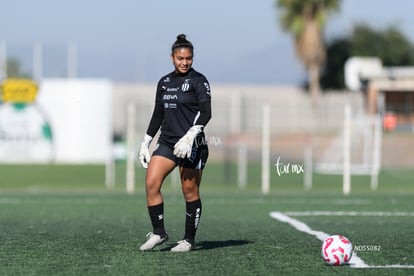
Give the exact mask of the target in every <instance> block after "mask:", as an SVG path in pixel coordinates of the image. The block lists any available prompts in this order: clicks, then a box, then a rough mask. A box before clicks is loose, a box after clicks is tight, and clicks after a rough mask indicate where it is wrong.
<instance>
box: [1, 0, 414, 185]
mask: <svg viewBox="0 0 414 276" xmlns="http://www.w3.org/2000/svg"><path fill="white" fill-rule="evenodd" d="M20 2H21V1H5V3H3V4H2V6H3V8H4V10H7V11H8V13H7V14H4V16H2V17H1V18H0V25H1V26H3V27H2V28H1V29H0V79H1V81H2V82H3V81H6V80H7V79H8V78H29V79H33V80H34V81H35V82H36V83H37V85H38V98H37V99H36V100H35V101H34V102H30V103H27V102H25V104H26V105H27V106H31V107H34V109H33V110H31V111H30V110H29V108H22V106H21V105H18V104H19V103H20V104H21V101H18V100H17V101H16V100H8V99H7V98H5V93H6V92H7V91H8V90H7V89H8V88H5V85H3V86H2V88H3V89H2V91H3V94H2V95H3V96H2V98H1V99H2V102H0V116H1V117H0V162H1V163H10V162H23V163H31V162H39V160H40V162H57V163H82V164H83V163H102V164H107V166H111V165H110V163H111V160H112V159H115V160H116V161H119V162H123V161H125V160H126V159H127V157H128V154H135V153H136V148H135V146H136V145H137V144H138V143H137V141H139V139H141V137H143V135H144V133H145V130H146V127H147V124H148V122H149V118H150V116H151V112H152V108H153V104H154V95H155V87H156V82H157V81H158V79H159V78H160V77H161V76H162V75H164V74H166V73H168V72H169V71H171V70H172V65H171V64H170V57H169V54H170V53H169V48H170V45H171V43H172V42H173V41H174V38H175V36H176V35H177V34H178V33H186V34H187V35H188V38H189V39H190V40H191V41H193V43H194V44H195V63H194V67H195V68H196V69H197V70H199V71H200V72H202V73H204V74H205V75H206V76H207V78H208V79H209V80H210V83H211V86H212V91H213V119H212V120H211V122H210V123H209V125H208V127H207V129H206V132H207V135H208V136H207V139H208V143H209V145H210V151H211V155H210V162H217V163H222V164H226V165H225V167H226V168H228V171H229V173H231V174H237V170H230V168H231V166H232V164H240V162H241V161H243V160H245V159H246V157H247V160H245V163H246V164H247V165H246V166H249V164H251V163H252V164H258V163H260V160H261V156H262V144H261V143H262V135H263V132H262V131H263V125H262V122H263V108H264V106H266V105H268V106H269V107H270V136H271V139H270V145H269V152H270V162H271V166H272V167H271V168H272V172H271V173H272V175H273V174H274V175H275V172H274V166H273V164H274V163H275V162H276V160H277V158H278V157H280V158H281V159H282V160H283V161H284V162H286V163H288V162H289V163H292V164H293V163H296V164H304V163H305V160H304V153H305V152H306V150H307V149H309V148H311V149H312V155H311V159H312V163H314V164H317V163H318V161H319V160H321V159H322V158H323V157H324V156H326V151H327V150H329V149H331V151H333V154H334V155H337V156H338V159H339V161H338V160H337V161H338V162H342V161H343V159H344V158H345V157H344V156H342V155H343V149H342V148H341V147H342V146H339V147H337V148H335V147H333V146H331V145H332V144H334V143H337V142H335V141H337V140H338V137H342V136H341V135H343V130H344V116H345V113H344V110H345V107H346V106H349V107H350V108H351V110H352V114H351V118H352V122H353V123H355V124H358V122H365V123H364V125H363V126H362V127H361V126H359V128H362V129H364V128H366V129H371V128H372V127H373V123H372V122H373V121H366V120H365V119H361V118H372V117H370V116H379V118H380V120H381V129H382V131H384V134H383V135H382V134H381V137H382V139H381V141H380V142H381V143H380V144H379V145H378V146H379V147H380V154H379V155H378V156H377V157H376V158H378V160H379V162H380V166H382V167H389V168H393V167H408V168H412V167H413V166H414V159H413V158H412V156H414V150H412V149H414V139H413V133H414V96H413V92H414V44H413V41H414V37H413V34H414V19H413V18H412V16H411V14H410V11H411V10H412V9H411V8H410V6H414V4H413V3H411V2H407V1H402V0H398V1H392V2H390V1H386V0H381V1H375V0H370V1H357V0H342V1H341V0H324V1H322V0H306V1H301V0H276V1H274V0H266V1H256V2H254V1H225V2H220V1H209V2H206V3H190V1H184V0H179V1H174V2H173V3H172V2H171V3H170V2H169V1H162V2H159V1H158V2H154V3H153V2H150V1H145V3H141V2H142V1H141V2H140V3H138V2H136V1H125V2H123V3H122V4H120V3H118V2H115V1H106V2H105V3H101V2H98V1H87V2H82V1H71V2H70V3H69V2H68V3H64V4H59V5H57V4H56V3H55V2H53V1H51V0H44V1H41V2H42V4H41V5H40V4H39V3H37V2H36V3H25V5H28V6H32V7H31V8H29V7H27V8H26V9H24V10H22V9H20V4H21V3H20ZM160 5H161V6H162V7H163V8H162V9H160V8H159V6H160ZM188 5H189V6H191V7H192V9H194V10H197V12H192V13H188V14H183V18H178V17H177V14H178V13H180V15H181V14H182V13H181V10H180V9H181V8H178V7H181V6H188ZM372 6H375V9H374V10H373V9H371V7H372ZM6 90H7V91H6ZM17 90H18V89H17ZM5 91H6V92H5ZM15 92H16V91H15ZM16 93H19V92H18V91H17V92H16ZM16 104H17V105H16ZM16 106H20V108H16ZM128 106H133V110H134V115H133V116H134V120H133V121H132V126H130V127H129V129H128V125H129V124H131V121H130V120H131V117H128ZM12 107H13V108H12ZM23 110H26V111H27V110H29V111H27V112H34V113H37V114H40V115H39V118H40V119H39V120H44V121H45V122H43V121H42V122H43V123H42V122H41V123H40V125H39V122H33V120H32V119H33V115H30V114H31V113H27V114H28V115H25V116H23V114H24V112H23ZM26 111H25V112H26ZM129 114H131V113H129ZM33 124H38V126H39V127H40V129H41V131H40V132H42V134H44V129H45V127H44V125H45V124H46V125H48V126H49V127H50V133H51V134H50V139H51V140H52V141H53V142H52V144H53V145H52V146H51V147H52V150H53V156H52V157H50V158H49V157H47V158H43V159H42V158H40V159H39V158H37V157H34V156H35V155H36V154H38V153H33V151H34V150H33V149H34V148H35V147H36V146H35V145H36V139H40V138H39V137H40V136H39V135H38V134H37V133H38V132H39V129H37V130H35V131H32V129H31V125H33ZM131 129H132V130H131ZM36 131H37V132H36ZM128 131H130V132H131V131H132V134H131V135H130V136H129V137H130V139H132V140H133V141H132V140H130V141H127V140H128V139H127V138H128ZM33 133H34V134H33ZM361 133H362V134H361V137H359V138H358V137H354V136H351V137H352V139H353V140H352V141H351V151H350V152H351V153H352V158H357V157H358V155H360V154H358V153H361V146H360V145H361V144H362V147H364V150H367V151H368V155H370V154H371V153H372V152H373V151H374V147H372V148H368V149H367V145H364V143H365V144H366V143H372V140H370V139H368V138H367V135H368V136H369V135H373V134H372V133H373V132H369V131H368V132H366V131H365V132H364V131H362V132H361ZM364 133H365V134H364ZM367 133H368V134H367ZM370 133H371V134H370ZM354 134H355V130H354ZM36 135H37V136H36ZM364 135H365V136H364ZM364 137H365V138H364ZM339 139H342V138H339ZM370 141H371V142H370ZM22 147H25V148H26V150H22ZM364 150H362V151H364ZM355 153H356V154H355ZM33 154H34V155H33ZM47 154H48V156H49V155H50V152H47ZM371 155H372V154H371ZM243 156H246V157H243ZM372 158H373V157H370V158H369V160H371V159H372ZM341 160H342V161H341ZM371 161H372V160H371ZM371 161H369V162H371ZM332 162H334V161H332ZM351 162H353V161H352V160H351ZM355 162H356V161H355ZM366 162H368V161H366ZM108 164H109V165H108ZM312 166H314V165H312ZM226 175H227V173H225V174H224V176H223V180H222V181H223V183H225V182H226V181H228V179H227V178H226V177H228V175H227V176H226Z"/></svg>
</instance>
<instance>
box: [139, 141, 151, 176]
mask: <svg viewBox="0 0 414 276" xmlns="http://www.w3.org/2000/svg"><path fill="white" fill-rule="evenodd" d="M151 140H152V137H151V136H149V135H148V134H145V136H144V139H143V140H142V142H141V147H140V149H139V161H140V162H141V165H142V167H144V168H145V169H146V168H148V164H149V161H150V158H151V156H150V154H149V145H150V143H151Z"/></svg>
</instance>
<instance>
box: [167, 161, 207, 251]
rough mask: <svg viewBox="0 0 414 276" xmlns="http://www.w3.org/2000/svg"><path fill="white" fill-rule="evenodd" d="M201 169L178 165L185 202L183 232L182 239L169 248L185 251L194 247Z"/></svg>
mask: <svg viewBox="0 0 414 276" xmlns="http://www.w3.org/2000/svg"><path fill="white" fill-rule="evenodd" d="M202 174H203V170H199V169H188V168H183V167H180V176H181V188H182V192H183V195H184V199H185V202H186V213H185V234H184V238H183V240H181V241H179V242H178V245H177V246H175V247H174V248H172V249H171V251H173V252H187V251H190V250H193V249H194V247H195V242H194V240H195V234H196V231H197V227H198V223H199V222H200V218H201V200H200V183H201V177H202Z"/></svg>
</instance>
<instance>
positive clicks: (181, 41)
mask: <svg viewBox="0 0 414 276" xmlns="http://www.w3.org/2000/svg"><path fill="white" fill-rule="evenodd" d="M176 48H190V49H191V51H192V50H193V44H192V43H191V42H190V41H188V40H187V38H186V35H185V34H179V35H177V40H176V41H175V42H174V44H173V45H172V47H171V51H172V52H174V49H176Z"/></svg>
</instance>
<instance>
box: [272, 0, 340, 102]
mask: <svg viewBox="0 0 414 276" xmlns="http://www.w3.org/2000/svg"><path fill="white" fill-rule="evenodd" d="M340 1H341V0H277V3H276V5H277V8H278V9H279V10H280V23H281V26H282V28H283V30H285V31H287V32H290V33H292V35H293V36H294V39H295V50H296V54H297V56H298V57H299V59H300V60H301V62H302V63H303V65H304V66H305V67H306V69H307V70H308V78H309V90H310V93H311V96H312V102H313V104H314V105H315V104H316V103H317V100H318V97H319V91H320V86H319V71H320V69H321V67H322V65H323V64H324V62H325V55H326V54H325V45H324V41H323V35H322V28H323V26H324V25H325V22H326V17H327V14H328V13H329V12H332V11H335V10H337V9H338V7H339V4H340Z"/></svg>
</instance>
